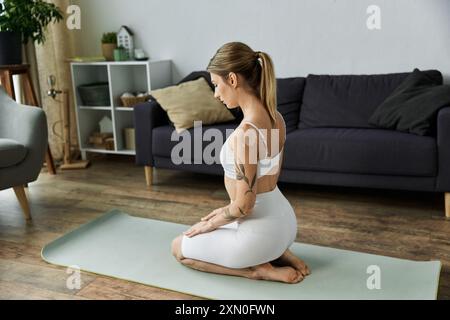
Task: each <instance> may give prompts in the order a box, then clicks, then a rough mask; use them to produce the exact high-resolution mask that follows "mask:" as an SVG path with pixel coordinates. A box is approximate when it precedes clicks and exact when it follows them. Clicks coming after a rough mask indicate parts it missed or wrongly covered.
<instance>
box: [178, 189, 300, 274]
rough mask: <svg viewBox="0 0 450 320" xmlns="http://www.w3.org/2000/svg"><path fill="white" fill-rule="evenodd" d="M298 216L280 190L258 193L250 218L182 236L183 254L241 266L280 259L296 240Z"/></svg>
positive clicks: (222, 263)
mask: <svg viewBox="0 0 450 320" xmlns="http://www.w3.org/2000/svg"><path fill="white" fill-rule="evenodd" d="M296 235H297V218H296V216H295V212H294V209H293V208H292V206H291V204H290V203H289V201H288V200H287V199H286V197H285V196H284V195H283V194H282V193H281V191H280V190H279V189H278V186H276V187H275V189H274V190H272V191H269V192H264V193H259V194H257V195H256V202H255V206H254V207H253V211H252V213H251V214H250V215H248V216H247V217H245V218H243V219H240V221H235V222H232V223H229V224H226V225H224V226H221V227H219V228H218V229H216V230H214V231H211V232H208V233H202V234H198V235H196V236H194V237H191V238H189V237H186V236H185V235H183V238H182V242H181V253H182V255H183V257H185V258H190V259H194V260H201V261H205V262H209V263H214V264H217V265H221V266H224V267H228V268H235V269H242V268H247V267H251V266H256V265H259V264H262V263H266V262H269V261H272V260H275V259H277V258H279V257H280V256H281V255H282V254H283V252H284V251H286V249H288V248H289V247H290V246H291V245H292V243H293V242H294V241H295V238H296Z"/></svg>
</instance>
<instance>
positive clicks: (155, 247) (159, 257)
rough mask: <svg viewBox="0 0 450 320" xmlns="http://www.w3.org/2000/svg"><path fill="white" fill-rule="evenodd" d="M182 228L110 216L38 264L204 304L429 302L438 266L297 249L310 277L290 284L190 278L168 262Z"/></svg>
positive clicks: (50, 248)
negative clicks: (170, 292)
mask: <svg viewBox="0 0 450 320" xmlns="http://www.w3.org/2000/svg"><path fill="white" fill-rule="evenodd" d="M188 228H189V226H187V225H182V224H176V223H170V222H164V221H158V220H151V219H144V218H138V217H132V216H130V215H128V214H125V213H122V212H120V211H119V210H112V211H110V212H108V213H106V214H105V215H103V216H101V217H99V218H97V219H95V220H93V221H91V222H89V223H87V224H85V225H82V226H81V227H79V228H77V229H76V230H74V231H72V232H70V233H68V234H66V235H64V236H62V237H60V238H58V239H56V240H55V241H53V242H51V243H49V244H47V245H46V246H45V247H44V248H43V249H42V258H43V259H44V260H45V261H47V262H49V263H52V264H56V265H60V266H72V265H76V266H78V267H79V268H80V269H81V270H83V271H88V272H93V273H96V274H102V275H106V276H111V277H114V278H120V279H125V280H129V281H133V282H138V283H142V284H147V285H150V286H154V287H159V288H164V289H169V290H174V291H179V292H183V293H187V294H191V295H195V296H200V297H205V298H210V299H237V300H241V299H242V300H243V299H258V300H259V299H261V300H266V299H273V300H281V299H287V300H292V299H436V295H437V289H438V283H439V273H440V269H441V263H440V262H439V261H427V262H417V261H410V260H403V259H396V258H389V257H384V256H378V255H372V254H365V253H358V252H353V251H346V250H338V249H333V248H327V247H321V246H315V245H307V244H301V243H297V242H296V243H294V244H293V245H292V246H291V248H290V249H291V251H292V252H293V253H294V254H296V255H297V256H298V257H300V258H301V259H303V260H304V261H305V262H306V263H307V265H308V266H309V267H310V268H311V271H312V274H311V275H309V276H308V277H306V278H305V280H303V281H302V282H299V283H297V284H285V283H280V282H273V281H265V280H250V279H246V278H241V277H234V276H226V275H219V274H212V273H206V272H201V271H197V270H193V269H191V268H189V267H186V266H184V265H182V264H180V263H179V262H178V261H177V260H176V259H175V258H174V257H173V256H172V254H171V242H172V239H174V238H175V237H176V236H177V235H179V234H181V233H182V232H183V231H185V230H187V229H188ZM374 241H376V239H374ZM370 266H375V267H370ZM378 268H379V269H378ZM374 270H375V273H374ZM377 270H378V271H379V273H378V272H377ZM368 271H369V273H368ZM377 275H379V278H378V279H379V280H380V281H379V284H380V289H377V288H374V289H368V284H367V283H368V278H370V279H371V280H373V279H374V278H375V277H377ZM81 276H82V275H81ZM81 280H83V279H82V278H81ZM369 283H371V284H375V285H376V283H377V282H373V281H369ZM369 287H371V286H369ZM372 288H373V286H372Z"/></svg>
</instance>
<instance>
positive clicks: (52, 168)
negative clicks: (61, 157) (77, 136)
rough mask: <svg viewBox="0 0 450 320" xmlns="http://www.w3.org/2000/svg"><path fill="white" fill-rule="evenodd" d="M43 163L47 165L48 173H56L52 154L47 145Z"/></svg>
mask: <svg viewBox="0 0 450 320" xmlns="http://www.w3.org/2000/svg"><path fill="white" fill-rule="evenodd" d="M45 164H46V165H47V170H48V173H50V174H56V169H55V163H54V162H53V156H52V153H51V151H50V147H47V151H45Z"/></svg>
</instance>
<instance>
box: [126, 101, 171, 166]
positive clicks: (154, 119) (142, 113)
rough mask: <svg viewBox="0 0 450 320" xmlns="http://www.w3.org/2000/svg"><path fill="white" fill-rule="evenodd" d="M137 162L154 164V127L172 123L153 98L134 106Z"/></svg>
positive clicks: (145, 164)
mask: <svg viewBox="0 0 450 320" xmlns="http://www.w3.org/2000/svg"><path fill="white" fill-rule="evenodd" d="M133 113H134V125H135V143H136V164H137V165H141V166H153V165H154V162H153V154H152V131H153V128H156V127H159V126H163V125H168V124H170V121H169V118H168V117H167V113H166V112H165V111H164V109H163V108H161V106H160V105H159V103H158V102H156V101H154V100H152V101H148V102H144V103H141V104H138V105H136V106H135V107H134V112H133Z"/></svg>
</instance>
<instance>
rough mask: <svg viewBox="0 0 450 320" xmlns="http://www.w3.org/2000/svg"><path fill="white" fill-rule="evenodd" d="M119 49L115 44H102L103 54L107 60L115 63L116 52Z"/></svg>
mask: <svg viewBox="0 0 450 320" xmlns="http://www.w3.org/2000/svg"><path fill="white" fill-rule="evenodd" d="M116 48H117V44H115V43H102V53H103V56H104V57H105V59H106V60H108V61H114V50H115V49H116Z"/></svg>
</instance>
